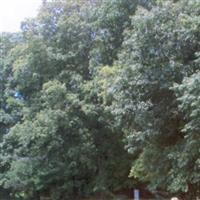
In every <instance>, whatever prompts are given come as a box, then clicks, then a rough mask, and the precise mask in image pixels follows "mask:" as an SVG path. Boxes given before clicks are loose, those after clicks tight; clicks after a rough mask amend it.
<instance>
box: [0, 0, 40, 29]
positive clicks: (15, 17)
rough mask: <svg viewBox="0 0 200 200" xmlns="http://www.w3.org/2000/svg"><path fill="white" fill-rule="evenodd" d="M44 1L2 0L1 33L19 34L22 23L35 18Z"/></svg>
mask: <svg viewBox="0 0 200 200" xmlns="http://www.w3.org/2000/svg"><path fill="white" fill-rule="evenodd" d="M41 2H42V0H0V32H18V31H20V24H21V22H22V21H23V20H24V19H26V18H29V17H35V16H36V15H37V12H38V9H39V7H40V5H41Z"/></svg>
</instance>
